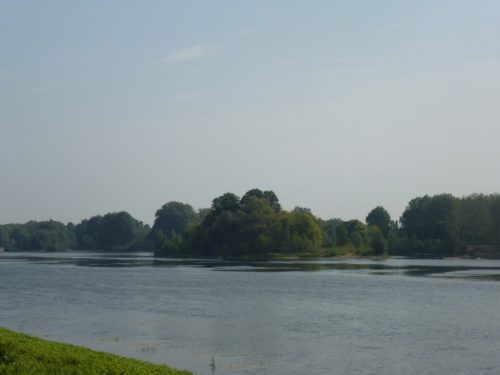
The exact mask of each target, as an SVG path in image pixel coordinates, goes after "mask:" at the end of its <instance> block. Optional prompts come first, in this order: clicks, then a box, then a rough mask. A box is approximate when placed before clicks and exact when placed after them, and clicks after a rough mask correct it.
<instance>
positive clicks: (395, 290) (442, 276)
mask: <svg viewBox="0 0 500 375" xmlns="http://www.w3.org/2000/svg"><path fill="white" fill-rule="evenodd" d="M498 281H500V261H494V260H491V261H488V260H425V259H389V260H384V261H372V260H364V259H360V260H317V261H316V260H312V261H274V262H229V261H222V260H202V259H194V260H193V259H190V260H182V259H162V258H154V257H153V256H151V255H150V254H146V253H140V254H97V253H67V254H66V253H61V254H48V253H17V254H14V253H0V325H2V326H5V327H7V328H11V329H15V330H20V331H24V332H27V333H30V334H35V335H38V336H41V337H46V338H48V339H51V340H56V341H63V342H69V343H74V344H78V345H84V346H87V347H91V348H94V349H97V350H103V351H109V352H113V353H117V354H121V355H126V356H131V357H136V358H140V359H145V360H148V361H152V362H159V363H168V364H169V365H171V366H173V367H178V368H186V369H190V370H192V371H195V372H196V373H197V374H199V375H201V374H212V373H214V374H304V373H310V374H332V373H335V374H401V373H405V374H449V373H453V374H498V373H500V359H498V358H499V357H498V353H499V351H500V323H499V321H500V319H499V316H498V311H500V298H499V297H500V284H499V283H498ZM212 359H213V361H214V362H215V364H216V368H215V370H214V369H213V368H212V367H210V366H209V364H210V363H211V362H212Z"/></svg>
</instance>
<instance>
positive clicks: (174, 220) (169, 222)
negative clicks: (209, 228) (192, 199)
mask: <svg viewBox="0 0 500 375" xmlns="http://www.w3.org/2000/svg"><path fill="white" fill-rule="evenodd" d="M155 217H156V219H155V222H154V224H153V231H162V232H163V233H164V234H165V235H167V236H168V235H170V234H171V233H172V232H173V231H174V232H176V233H178V234H183V233H184V231H185V230H186V228H187V227H188V226H189V225H190V224H192V223H193V222H194V221H195V220H196V219H197V218H198V215H197V213H196V212H195V210H194V209H193V207H192V206H191V205H189V204H186V203H181V202H168V203H166V204H164V205H163V206H162V207H161V208H160V209H159V210H157V211H156V214H155Z"/></svg>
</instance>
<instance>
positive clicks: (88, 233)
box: [75, 211, 151, 251]
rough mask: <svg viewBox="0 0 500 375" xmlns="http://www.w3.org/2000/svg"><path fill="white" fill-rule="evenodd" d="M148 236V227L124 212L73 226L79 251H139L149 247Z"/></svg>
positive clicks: (84, 221) (95, 218)
mask: <svg viewBox="0 0 500 375" xmlns="http://www.w3.org/2000/svg"><path fill="white" fill-rule="evenodd" d="M148 234H149V226H147V225H144V224H143V223H142V222H140V221H138V220H136V219H134V218H133V217H132V216H131V215H130V214H129V213H128V212H124V211H122V212H113V213H108V214H106V215H104V216H93V217H91V218H90V219H88V220H82V222H81V223H80V224H77V225H76V226H75V235H76V246H77V248H78V249H81V250H102V251H130V250H141V247H142V249H144V247H146V248H147V247H148V246H151V245H149V244H148V240H147V236H148ZM143 246H144V247H143Z"/></svg>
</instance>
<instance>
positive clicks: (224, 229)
mask: <svg viewBox="0 0 500 375" xmlns="http://www.w3.org/2000/svg"><path fill="white" fill-rule="evenodd" d="M322 242H323V232H322V230H321V228H320V227H319V226H318V224H317V223H316V221H315V218H314V216H312V215H311V214H310V213H302V212H286V211H282V209H281V205H280V204H279V200H278V197H277V196H276V194H275V193H274V192H272V191H261V190H259V189H252V190H250V191H248V192H247V193H246V194H245V195H244V196H243V197H242V198H241V199H239V198H238V197H237V196H236V195H235V194H233V193H225V194H223V195H221V196H219V197H217V198H215V199H214V200H213V201H212V208H211V211H210V212H209V213H208V215H205V216H204V218H203V219H202V220H201V221H199V222H195V223H193V224H192V225H191V226H190V227H189V228H187V230H186V231H185V233H184V234H183V235H182V236H178V234H174V233H172V234H171V235H170V236H167V237H166V238H162V239H161V241H160V242H158V243H160V246H157V248H156V253H157V254H161V255H169V256H171V255H176V256H178V255H183V256H217V257H253V256H267V255H269V254H273V253H285V254H288V253H310V252H313V251H317V250H318V249H319V248H320V247H321V244H322Z"/></svg>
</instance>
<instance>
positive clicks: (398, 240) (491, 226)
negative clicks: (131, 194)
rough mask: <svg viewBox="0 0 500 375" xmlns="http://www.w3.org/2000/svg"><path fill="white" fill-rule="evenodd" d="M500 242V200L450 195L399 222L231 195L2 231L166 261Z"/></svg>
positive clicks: (39, 245) (410, 250)
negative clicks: (151, 213) (141, 214)
mask: <svg viewBox="0 0 500 375" xmlns="http://www.w3.org/2000/svg"><path fill="white" fill-rule="evenodd" d="M498 244H500V195H499V194H491V195H483V194H473V195H469V196H465V197H461V198H457V197H454V196H452V195H450V194H438V195H434V196H428V195H425V196H422V197H417V198H414V199H412V200H411V201H410V202H409V203H408V205H407V206H406V208H405V210H404V212H403V214H402V216H401V217H400V218H399V220H392V219H391V217H390V215H389V213H388V212H387V211H386V210H385V209H384V208H383V207H381V206H378V207H375V208H374V209H372V210H371V211H370V212H369V213H368V215H367V216H366V218H365V220H364V222H362V221H360V220H357V219H354V220H348V221H344V220H341V219H336V218H334V219H328V220H324V219H321V218H318V217H316V216H315V215H314V214H313V213H312V212H311V210H310V209H308V208H304V207H300V206H296V207H295V208H294V209H293V210H291V211H286V210H284V209H283V208H282V207H281V204H280V203H279V199H278V197H277V196H276V194H275V193H274V192H273V191H262V190H260V189H252V190H250V191H248V192H247V193H245V194H244V195H243V196H242V197H241V198H240V197H238V196H237V195H235V194H233V193H225V194H223V195H221V196H219V197H216V198H215V199H213V201H212V205H211V207H210V208H204V209H199V210H195V209H194V208H193V207H192V206H191V205H189V204H186V203H182V202H174V201H172V202H168V203H166V204H164V205H163V206H162V207H161V208H160V209H158V210H157V211H156V213H155V220H154V224H153V227H150V226H149V225H147V224H143V223H142V222H141V221H138V220H136V219H134V218H133V217H132V216H131V215H130V214H129V213H127V212H115V213H108V214H106V215H104V216H93V217H91V218H90V219H85V220H82V221H81V222H80V223H79V224H76V225H74V224H72V223H68V224H66V225H65V224H63V223H60V222H57V221H53V220H49V221H42V222H36V221H30V222H28V223H26V224H7V225H0V247H3V248H5V250H7V251H16V250H31V251H37V250H44V251H64V250H69V249H78V250H96V251H97V250H98V251H138V250H142V251H154V252H155V253H156V254H157V255H162V256H181V257H254V256H264V257H265V256H279V255H284V256H287V255H303V256H319V257H329V256H338V255H360V256H368V255H372V256H384V255H387V254H389V255H406V256H429V257H443V256H467V255H471V248H472V246H473V245H498Z"/></svg>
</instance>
